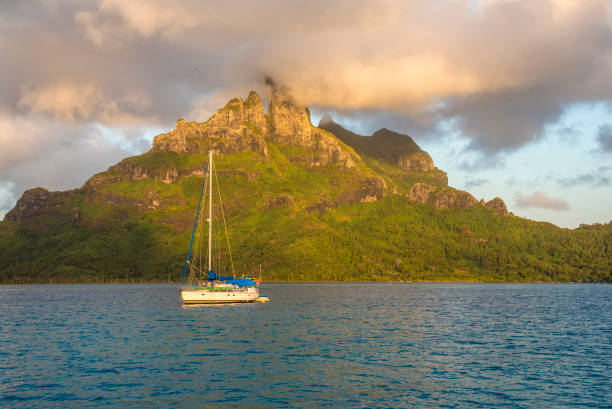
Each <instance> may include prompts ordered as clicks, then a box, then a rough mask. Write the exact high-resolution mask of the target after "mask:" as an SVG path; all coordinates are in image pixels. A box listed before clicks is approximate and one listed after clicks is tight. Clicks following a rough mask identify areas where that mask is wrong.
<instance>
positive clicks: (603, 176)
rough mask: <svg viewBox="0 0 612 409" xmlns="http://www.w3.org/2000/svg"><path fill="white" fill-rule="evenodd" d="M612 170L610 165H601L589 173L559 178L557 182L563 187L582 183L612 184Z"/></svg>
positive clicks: (592, 184)
mask: <svg viewBox="0 0 612 409" xmlns="http://www.w3.org/2000/svg"><path fill="white" fill-rule="evenodd" d="M610 170H612V168H611V167H609V166H600V167H599V168H598V169H597V170H594V171H592V172H589V173H581V174H579V175H576V176H574V177H570V178H561V179H557V183H558V184H559V185H561V186H563V187H573V186H581V185H582V186H591V187H606V186H612V177H611V176H610Z"/></svg>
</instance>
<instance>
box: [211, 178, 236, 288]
mask: <svg viewBox="0 0 612 409" xmlns="http://www.w3.org/2000/svg"><path fill="white" fill-rule="evenodd" d="M213 175H215V180H216V181H217V192H218V193H219V207H221V217H222V218H223V228H224V229H225V238H226V239H227V251H228V252H229V256H230V263H231V265H232V276H233V277H234V278H236V271H235V270H234V259H233V258H232V249H231V248H230V243H229V234H227V224H226V223H225V212H224V211H223V200H221V190H220V189H219V178H218V177H217V172H213ZM211 178H212V175H211Z"/></svg>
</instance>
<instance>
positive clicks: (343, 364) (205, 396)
mask: <svg viewBox="0 0 612 409" xmlns="http://www.w3.org/2000/svg"><path fill="white" fill-rule="evenodd" d="M262 294H263V295H267V296H268V297H269V298H270V299H271V302H270V303H267V304H260V303H255V304H240V305H221V306H182V305H180V303H179V300H178V290H177V288H176V286H171V285H135V284H134V285H40V286H0V407H7V408H18V407H36V408H39V407H75V408H84V407H104V406H107V407H126V408H129V407H133V408H149V407H151V408H156V407H197V408H277V407H278V408H285V407H287V408H317V407H334V408H344V407H348V408H351V407H355V408H360V407H364V408H375V407H390V408H400V407H419V408H605V407H612V286H609V285H559V284H556V285H523V284H488V285H479V284H411V283H395V284H389V283H376V284H366V283H357V284H353V283H316V284H313V283H264V286H263V289H262Z"/></svg>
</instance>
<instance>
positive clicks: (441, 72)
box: [0, 0, 612, 228]
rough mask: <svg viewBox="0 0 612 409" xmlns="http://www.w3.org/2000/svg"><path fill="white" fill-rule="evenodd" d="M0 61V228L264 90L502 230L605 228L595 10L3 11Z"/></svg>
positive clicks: (8, 6) (597, 0)
mask: <svg viewBox="0 0 612 409" xmlns="http://www.w3.org/2000/svg"><path fill="white" fill-rule="evenodd" d="M0 55H1V56H2V58H1V60H2V63H1V64H0V217H3V215H4V214H5V213H6V212H7V211H8V210H10V209H11V208H12V207H13V206H14V204H15V202H16V200H17V199H18V198H19V197H20V196H21V194H22V193H23V191H24V190H26V189H29V188H33V187H37V186H41V187H45V188H47V189H49V190H65V189H73V188H77V187H79V186H81V185H82V184H83V183H84V182H85V181H86V180H87V179H88V178H89V177H90V176H92V175H93V174H94V173H97V172H100V171H103V170H105V169H106V168H107V167H109V166H110V165H112V164H114V163H116V162H118V161H119V160H121V159H122V158H124V157H126V156H130V155H135V154H139V153H142V152H145V151H147V150H148V149H150V146H151V140H152V138H153V136H154V135H156V134H159V133H162V132H167V131H169V130H171V129H172V128H173V127H174V122H175V121H176V119H178V118H185V119H188V120H196V121H205V120H206V119H208V117H209V116H210V115H212V114H213V113H214V112H215V110H216V109H217V108H219V107H221V106H223V105H224V104H225V102H226V101H227V100H229V99H230V98H232V97H234V96H242V97H246V95H247V94H248V92H249V91H250V90H251V89H253V90H255V91H257V92H258V93H259V94H260V95H262V96H265V94H266V87H265V84H264V78H265V77H266V76H269V77H272V78H274V79H275V81H277V82H279V83H282V84H285V85H286V86H287V87H288V88H289V89H291V92H292V93H293V94H294V96H295V98H296V99H297V100H298V101H299V102H300V103H302V104H304V105H308V106H310V107H311V111H312V118H313V122H314V124H315V125H316V124H317V123H318V119H319V118H320V117H321V116H322V115H323V114H324V113H329V114H330V115H331V116H332V117H333V118H334V120H336V121H337V122H339V123H341V124H342V125H344V126H345V127H347V128H348V129H351V130H353V131H355V132H358V133H362V134H371V133H372V132H373V131H375V130H377V129H379V128H382V127H386V128H389V129H392V130H395V131H398V132H402V133H405V134H408V135H410V136H412V137H413V139H414V140H415V141H416V142H417V143H418V144H419V145H420V146H421V147H422V148H423V149H425V150H426V151H428V152H429V153H430V155H431V156H432V158H433V160H434V162H435V164H436V166H438V167H439V168H441V169H442V170H444V171H446V172H447V173H448V176H449V184H450V185H451V186H454V187H457V188H459V189H464V190H467V191H469V192H471V193H472V194H473V195H474V196H475V197H477V198H478V199H480V198H481V197H482V198H485V199H486V200H490V199H491V198H493V197H496V196H499V197H501V198H502V199H503V200H504V201H505V202H506V204H507V206H508V208H509V210H510V211H511V212H513V213H514V214H516V215H518V216H522V217H527V218H530V219H534V220H540V221H547V222H551V223H554V224H557V225H559V226H563V227H570V228H574V227H577V226H579V225H580V224H581V223H589V224H590V223H604V222H608V221H610V220H612V1H611V0H581V1H580V0H430V1H427V2H424V1H418V0H404V1H395V0H379V1H364V0H337V1H334V2H330V1H327V0H325V1H322V0H321V1H319V0H312V1H300V2H287V1H281V0H260V1H257V2H247V1H234V0H224V1H202V0H182V1H179V0H31V1H18V0H4V1H0Z"/></svg>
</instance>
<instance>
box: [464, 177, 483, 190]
mask: <svg viewBox="0 0 612 409" xmlns="http://www.w3.org/2000/svg"><path fill="white" fill-rule="evenodd" d="M487 183H489V180H488V179H472V178H466V179H465V182H464V185H465V188H466V189H471V188H473V187H478V186H482V185H484V184H487Z"/></svg>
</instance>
